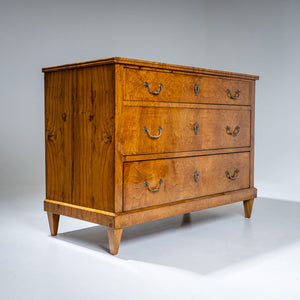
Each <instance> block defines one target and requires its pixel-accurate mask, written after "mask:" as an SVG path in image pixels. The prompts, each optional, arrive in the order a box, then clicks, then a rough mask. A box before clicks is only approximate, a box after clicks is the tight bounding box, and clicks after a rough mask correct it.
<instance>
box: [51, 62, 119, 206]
mask: <svg viewBox="0 0 300 300" xmlns="http://www.w3.org/2000/svg"><path fill="white" fill-rule="evenodd" d="M114 109H115V105H114V68H113V66H102V67H101V68H100V67H99V68H84V69H78V70H71V71H64V72H53V73H47V74H46V81H45V127H46V187H47V190H46V197H47V198H48V199H53V200H57V201H62V202H67V203H72V204H76V205H82V206H86V207H91V208H98V209H104V210H107V211H114V202H113V201H111V199H113V198H114V114H115V111H114Z"/></svg>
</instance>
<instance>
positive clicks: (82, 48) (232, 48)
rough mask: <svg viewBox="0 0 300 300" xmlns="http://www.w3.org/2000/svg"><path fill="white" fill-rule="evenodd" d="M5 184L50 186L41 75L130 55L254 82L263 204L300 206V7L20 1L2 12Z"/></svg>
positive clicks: (0, 152)
mask: <svg viewBox="0 0 300 300" xmlns="http://www.w3.org/2000/svg"><path fill="white" fill-rule="evenodd" d="M0 8H1V9H0V38H1V39H0V42H1V45H0V49H1V50H0V51H1V55H0V87H1V89H0V97H1V98H0V101H1V109H0V185H2V186H6V187H9V188H14V187H16V186H23V185H43V184H44V128H43V126H44V117H43V113H44V111H43V109H44V108H43V75H42V73H41V68H42V67H46V66H53V65H59V64H65V63H72V62H78V61H85V60H91V59H98V58H105V57H111V56H123V57H128V58H137V59H145V60H153V61H161V62H166V63H174V64H182V65H191V66H197V67H203V68H212V69H219V70H225V71H233V72H242V73H250V74H257V75H259V76H260V81H258V83H257V90H256V92H257V93H256V96H257V97H256V164H255V167H256V170H255V182H256V186H257V187H258V188H259V195H260V196H265V197H273V198H281V199H289V200H295V201H300V191H299V189H297V184H298V183H299V182H300V172H299V170H300V159H299V155H298V154H299V148H300V139H299V137H300V134H299V129H300V120H299V118H298V111H299V109H300V103H299V100H300V99H299V95H300V91H299V87H300V76H299V73H298V72H297V71H298V70H299V69H300V59H299V53H300V38H299V31H300V18H299V15H300V1H296V0H285V1H283V0H282V1H271V0H269V1H268V0H262V1H259V0H252V1H246V0H240V1H238V0H229V1H222V0H210V1H209V0H203V1H196V0H194V1H190V0H182V1H171V0H169V1H164V0H161V1H156V0H155V1H144V0H142V1H138V0H135V1H121V0H119V1H115V0H109V1H99V0H98V1H96V0H95V1H92V0H85V1H79V0H75V1H71V0H69V1H63V0H60V1H58V0H52V1H45V0H39V1H37V0H36V1H33V0H31V1H24V0H23V1H22V0H16V1H15V0H11V1H6V3H1V7H0Z"/></svg>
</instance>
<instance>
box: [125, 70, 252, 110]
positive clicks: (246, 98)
mask: <svg viewBox="0 0 300 300" xmlns="http://www.w3.org/2000/svg"><path fill="white" fill-rule="evenodd" d="M250 87H251V83H250V82H249V81H243V80H237V79H223V78H214V77H205V76H200V75H185V74H174V73H170V72H159V71H148V70H137V69H129V68H127V69H125V100H144V101H165V102H189V103H214V104H229V105H250Z"/></svg>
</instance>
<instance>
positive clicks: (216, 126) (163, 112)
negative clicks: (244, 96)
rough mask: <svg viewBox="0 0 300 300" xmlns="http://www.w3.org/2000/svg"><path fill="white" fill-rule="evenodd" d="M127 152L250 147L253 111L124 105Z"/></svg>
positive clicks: (124, 146)
mask: <svg viewBox="0 0 300 300" xmlns="http://www.w3.org/2000/svg"><path fill="white" fill-rule="evenodd" d="M123 134H124V141H125V143H124V145H123V151H124V155H135V154H151V153H152V154H153V153H166V152H178V151H193V150H209V149H221V148H235V147H248V146H250V111H249V110H233V109H232V110H230V109H190V108H168V107H135V106H134V107H132V106H127V107H124V133H123Z"/></svg>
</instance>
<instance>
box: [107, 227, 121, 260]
mask: <svg viewBox="0 0 300 300" xmlns="http://www.w3.org/2000/svg"><path fill="white" fill-rule="evenodd" d="M122 232H123V228H111V227H107V233H108V241H109V248H110V253H111V254H112V255H116V254H118V251H119V246H120V242H121V237H122Z"/></svg>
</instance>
